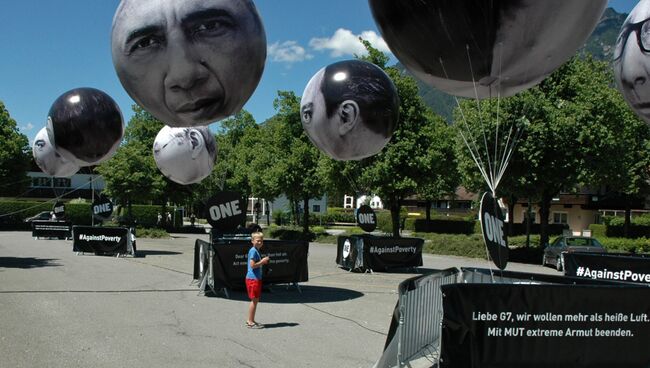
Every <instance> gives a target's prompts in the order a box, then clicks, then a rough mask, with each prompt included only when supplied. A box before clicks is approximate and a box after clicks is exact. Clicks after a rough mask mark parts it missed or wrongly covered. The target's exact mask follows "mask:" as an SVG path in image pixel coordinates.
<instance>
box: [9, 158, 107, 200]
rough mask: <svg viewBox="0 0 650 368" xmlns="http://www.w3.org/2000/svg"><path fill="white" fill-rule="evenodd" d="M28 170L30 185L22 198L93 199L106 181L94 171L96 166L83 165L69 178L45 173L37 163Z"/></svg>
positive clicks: (102, 188)
mask: <svg viewBox="0 0 650 368" xmlns="http://www.w3.org/2000/svg"><path fill="white" fill-rule="evenodd" d="M33 166H34V167H32V169H31V171H28V172H27V176H29V178H30V179H31V180H30V185H29V188H28V190H27V191H26V192H25V193H24V194H23V195H22V196H21V197H20V198H21V199H34V200H50V199H52V198H61V199H63V200H66V199H68V200H69V199H75V198H83V199H88V200H92V198H93V197H94V196H97V195H99V194H100V193H101V192H102V190H104V187H105V186H106V183H105V181H104V178H103V177H102V176H101V175H99V174H96V173H95V172H94V167H82V168H80V169H79V171H78V172H77V173H76V174H74V175H72V176H71V177H69V178H58V177H53V176H50V175H47V174H45V173H44V172H42V171H41V170H40V169H39V168H38V167H36V165H35V164H33Z"/></svg>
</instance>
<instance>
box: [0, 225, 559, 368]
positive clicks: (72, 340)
mask: <svg viewBox="0 0 650 368" xmlns="http://www.w3.org/2000/svg"><path fill="white" fill-rule="evenodd" d="M196 239H203V240H206V241H207V240H208V235H207V234H206V235H194V234H192V235H185V234H183V235H180V234H179V235H174V236H173V238H170V239H138V240H137V246H138V252H139V253H140V254H141V257H138V258H132V257H130V256H128V257H124V258H116V257H108V256H96V255H91V254H84V255H76V254H75V253H74V252H73V251H72V242H71V241H68V240H45V239H34V238H32V237H31V233H29V232H0V367H12V368H19V367H29V368H32V367H52V368H56V367H88V368H93V367H156V368H164V367H170V368H172V367H174V368H176V367H193V368H199V367H226V368H229V367H265V368H273V367H283V368H285V367H371V366H372V365H373V364H374V363H375V361H376V360H377V359H378V358H379V357H380V356H381V353H382V348H383V346H384V342H385V339H386V334H387V332H388V328H389V325H390V320H391V316H392V312H393V307H394V306H395V302H396V301H397V287H398V285H399V283H400V282H401V281H402V280H404V279H406V278H409V277H412V276H415V275H418V274H419V273H428V272H432V271H434V270H440V269H445V268H448V267H485V268H489V267H491V264H490V263H489V262H487V261H484V260H476V259H470V258H463V257H446V256H435V255H424V266H423V267H421V268H419V269H418V270H417V272H418V273H409V272H390V273H384V272H374V273H365V274H364V273H355V272H348V271H347V270H344V269H342V268H340V267H339V266H338V265H336V262H335V258H336V246H335V245H333V244H319V243H311V244H310V250H309V258H308V264H309V281H308V282H305V283H302V284H301V291H302V292H299V291H298V290H296V288H294V287H286V286H284V285H277V286H274V287H273V288H272V290H271V291H270V292H265V293H264V294H263V296H262V301H261V303H260V305H259V307H258V311H257V320H258V321H259V322H261V323H264V324H265V325H266V328H264V329H260V330H251V329H247V328H246V327H245V326H244V323H245V320H246V313H247V308H248V299H247V297H246V295H245V293H244V292H241V291H234V292H232V293H231V294H230V298H226V297H225V296H224V295H218V296H205V295H202V294H201V293H199V289H198V287H197V285H196V284H193V283H192V270H193V257H194V243H195V241H196ZM507 269H508V270H512V271H523V272H535V273H546V274H555V275H557V274H560V273H559V272H557V271H555V270H554V269H551V268H544V267H542V266H540V265H525V264H514V263H513V264H509V265H508V268H507Z"/></svg>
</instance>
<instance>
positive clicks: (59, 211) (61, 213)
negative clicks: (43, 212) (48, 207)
mask: <svg viewBox="0 0 650 368" xmlns="http://www.w3.org/2000/svg"><path fill="white" fill-rule="evenodd" d="M52 212H53V213H54V216H56V218H57V219H58V220H63V219H64V218H65V204H64V203H63V202H56V203H55V204H54V207H52Z"/></svg>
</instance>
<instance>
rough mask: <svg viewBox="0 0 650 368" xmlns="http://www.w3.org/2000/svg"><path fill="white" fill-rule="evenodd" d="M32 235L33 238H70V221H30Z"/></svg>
mask: <svg viewBox="0 0 650 368" xmlns="http://www.w3.org/2000/svg"><path fill="white" fill-rule="evenodd" d="M32 236H33V237H35V238H58V239H67V238H71V237H72V222H69V221H68V222H66V221H38V220H35V221H32Z"/></svg>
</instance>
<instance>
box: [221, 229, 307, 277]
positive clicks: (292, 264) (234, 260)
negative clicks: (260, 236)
mask: <svg viewBox="0 0 650 368" xmlns="http://www.w3.org/2000/svg"><path fill="white" fill-rule="evenodd" d="M251 246H252V245H251V242H250V240H240V239H221V240H219V241H217V242H216V243H213V244H212V249H213V250H214V257H213V259H212V260H213V261H212V262H213V272H214V281H215V285H217V286H222V287H228V288H230V289H243V288H245V283H244V279H245V278H246V271H247V270H248V265H247V260H248V250H249V249H250V247H251ZM308 253H309V243H308V242H306V241H285V240H264V246H263V247H262V248H261V249H260V254H261V256H262V257H266V256H268V257H269V258H270V261H269V264H268V265H265V266H264V267H263V269H262V280H263V282H264V284H288V283H294V282H305V281H308V280H309V277H308V268H307V254H308Z"/></svg>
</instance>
